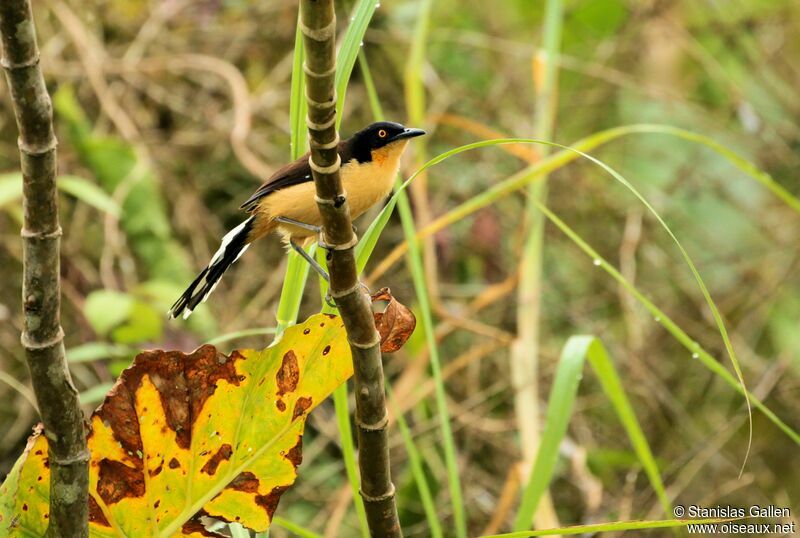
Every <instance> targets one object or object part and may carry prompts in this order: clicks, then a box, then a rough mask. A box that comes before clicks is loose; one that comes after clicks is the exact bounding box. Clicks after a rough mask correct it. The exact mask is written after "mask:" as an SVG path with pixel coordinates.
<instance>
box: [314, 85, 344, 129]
mask: <svg viewBox="0 0 800 538" xmlns="http://www.w3.org/2000/svg"><path fill="white" fill-rule="evenodd" d="M336 99H337V95H336V90H334V91H333V95H332V96H331V98H330V99H326V100H325V101H317V100H316V99H314V98H313V97H310V96H309V95H308V87H306V101H307V102H308V106H309V107H311V108H315V109H317V110H326V109H328V108H335V107H336ZM334 112H335V111H334ZM334 115H335V114H334ZM308 121H311V120H310V119H308V118H306V122H308ZM329 121H330V120H329ZM329 121H328V122H325V125H328V127H330V125H332V124H329ZM326 128H327V127H326ZM317 130H318V131H320V130H321V129H317Z"/></svg>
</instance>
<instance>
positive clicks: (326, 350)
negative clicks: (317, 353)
mask: <svg viewBox="0 0 800 538" xmlns="http://www.w3.org/2000/svg"><path fill="white" fill-rule="evenodd" d="M330 352H331V346H325V349H323V350H322V355H323V356H325V355H327V354H328V353H330Z"/></svg>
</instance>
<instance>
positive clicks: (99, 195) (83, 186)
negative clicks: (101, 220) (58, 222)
mask: <svg viewBox="0 0 800 538" xmlns="http://www.w3.org/2000/svg"><path fill="white" fill-rule="evenodd" d="M57 184H58V188H59V189H61V190H62V191H64V192H66V193H67V194H71V195H72V196H74V197H75V198H77V199H78V200H80V201H81V202H84V203H85V204H87V205H90V206H92V207H94V208H95V209H99V210H100V211H103V212H104V213H108V214H109V215H112V216H114V217H119V212H120V208H119V205H118V204H117V202H115V201H114V200H113V198H111V197H110V196H109V195H107V194H106V193H105V191H104V190H103V189H101V188H100V187H98V186H97V185H95V184H94V183H92V182H91V181H89V180H88V179H85V178H82V177H78V176H60V177H59V178H58V181H57Z"/></svg>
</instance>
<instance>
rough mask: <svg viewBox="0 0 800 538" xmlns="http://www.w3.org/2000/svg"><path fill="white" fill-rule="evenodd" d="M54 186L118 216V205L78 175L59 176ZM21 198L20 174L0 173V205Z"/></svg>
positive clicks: (98, 188) (96, 207) (101, 190)
mask: <svg viewBox="0 0 800 538" xmlns="http://www.w3.org/2000/svg"><path fill="white" fill-rule="evenodd" d="M56 186H57V187H58V188H59V189H60V190H61V191H63V192H65V193H67V194H69V195H71V196H74V197H75V198H77V199H78V200H80V201H81V202H83V203H85V204H87V205H89V206H92V207H94V208H95V209H98V210H100V211H102V212H104V213H108V214H110V215H112V216H114V217H118V216H119V212H120V208H119V205H118V204H117V203H116V202H115V201H114V200H113V199H112V198H111V197H110V196H108V195H107V194H106V193H105V192H104V191H103V189H101V188H100V187H98V186H97V185H95V184H94V183H92V182H91V181H89V180H88V179H85V178H82V177H78V176H69V175H67V176H59V177H58V179H57V181H56ZM20 198H22V174H20V173H19V172H11V173H9V174H2V175H0V207H3V206H4V205H7V204H10V203H12V202H16V201H17V200H19V199H20Z"/></svg>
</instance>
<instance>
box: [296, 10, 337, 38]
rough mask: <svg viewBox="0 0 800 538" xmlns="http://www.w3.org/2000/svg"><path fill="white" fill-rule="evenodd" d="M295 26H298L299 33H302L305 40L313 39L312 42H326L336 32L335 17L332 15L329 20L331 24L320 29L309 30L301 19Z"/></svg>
mask: <svg viewBox="0 0 800 538" xmlns="http://www.w3.org/2000/svg"><path fill="white" fill-rule="evenodd" d="M297 24H298V25H299V26H300V31H301V32H303V35H304V36H306V37H307V38H309V39H313V40H314V41H327V40H328V39H332V38H333V35H334V32H336V15H335V14H334V16H333V18H331V22H329V23H328V24H327V25H325V26H323V27H322V28H309V27H308V26H306V23H305V22H304V21H303V20H302V19H300V20H299V21H297Z"/></svg>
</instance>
